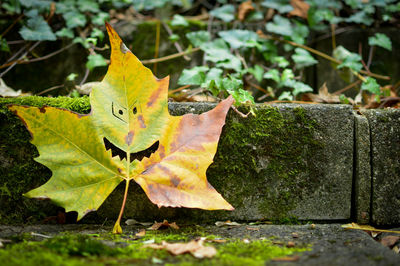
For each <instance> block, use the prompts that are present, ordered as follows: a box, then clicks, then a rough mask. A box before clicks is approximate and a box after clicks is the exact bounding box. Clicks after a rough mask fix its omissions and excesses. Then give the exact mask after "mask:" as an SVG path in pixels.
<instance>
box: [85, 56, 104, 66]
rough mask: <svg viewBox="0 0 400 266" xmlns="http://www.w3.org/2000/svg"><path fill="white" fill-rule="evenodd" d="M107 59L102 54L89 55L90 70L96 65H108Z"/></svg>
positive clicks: (87, 63)
mask: <svg viewBox="0 0 400 266" xmlns="http://www.w3.org/2000/svg"><path fill="white" fill-rule="evenodd" d="M106 65H107V61H106V60H105V59H104V57H103V56H102V55H101V54H90V55H89V56H88V60H87V62H86V67H87V68H88V69H89V70H93V68H95V67H101V66H106Z"/></svg>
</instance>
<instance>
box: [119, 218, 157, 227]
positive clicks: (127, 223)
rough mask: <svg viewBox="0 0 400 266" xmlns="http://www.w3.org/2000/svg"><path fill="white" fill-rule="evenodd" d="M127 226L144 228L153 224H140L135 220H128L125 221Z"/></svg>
mask: <svg viewBox="0 0 400 266" xmlns="http://www.w3.org/2000/svg"><path fill="white" fill-rule="evenodd" d="M125 224H126V225H143V226H149V225H152V223H149V222H139V221H136V220H135V219H127V220H126V221H125Z"/></svg>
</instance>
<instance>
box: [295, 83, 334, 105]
mask: <svg viewBox="0 0 400 266" xmlns="http://www.w3.org/2000/svg"><path fill="white" fill-rule="evenodd" d="M301 99H302V100H303V101H312V102H315V103H340V98H339V95H334V94H331V93H329V91H328V87H327V86H326V83H324V84H322V86H321V88H319V90H318V94H313V93H304V94H303V95H302V97H301Z"/></svg>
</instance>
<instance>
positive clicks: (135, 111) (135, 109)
mask: <svg viewBox="0 0 400 266" xmlns="http://www.w3.org/2000/svg"><path fill="white" fill-rule="evenodd" d="M132 112H133V114H134V115H135V114H136V113H137V108H136V107H133V110H132Z"/></svg>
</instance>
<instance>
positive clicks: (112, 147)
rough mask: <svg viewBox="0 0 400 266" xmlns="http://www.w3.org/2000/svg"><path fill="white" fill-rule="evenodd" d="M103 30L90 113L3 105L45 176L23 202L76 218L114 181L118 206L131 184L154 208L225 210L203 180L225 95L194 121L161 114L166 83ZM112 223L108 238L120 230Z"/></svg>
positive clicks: (215, 141)
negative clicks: (22, 129) (105, 59)
mask: <svg viewBox="0 0 400 266" xmlns="http://www.w3.org/2000/svg"><path fill="white" fill-rule="evenodd" d="M106 25H107V30H108V33H109V37H110V42H111V65H110V66H109V69H108V72H107V74H106V76H105V78H104V79H103V81H102V82H101V83H100V84H98V85H95V86H94V87H93V89H92V91H91V94H90V103H91V110H92V111H91V113H90V114H88V115H81V114H77V113H74V112H70V111H67V110H65V109H58V108H54V107H47V106H45V107H42V108H36V107H26V106H16V105H12V106H9V109H10V110H11V111H13V112H14V113H16V114H17V115H18V116H19V117H20V118H21V119H22V120H23V121H24V123H25V125H26V127H27V128H28V130H29V131H30V132H31V134H32V136H33V138H32V143H33V144H34V145H36V147H37V148H38V151H39V154H40V156H39V157H38V158H36V161H38V162H40V163H42V164H44V165H45V166H47V167H48V168H49V169H50V170H51V171H52V173H53V176H52V177H51V179H50V180H49V181H48V182H47V183H45V184H44V185H42V186H40V187H38V188H36V189H33V190H31V191H29V192H28V193H26V194H25V196H28V197H31V198H40V199H45V198H48V199H51V200H52V201H53V202H54V203H56V204H58V205H60V206H62V207H64V208H65V209H66V211H76V212H78V220H79V219H81V218H82V217H83V216H84V215H86V214H87V213H88V212H91V211H94V210H97V209H98V208H99V206H100V205H101V204H102V203H103V202H104V200H105V199H106V198H107V197H108V195H109V194H110V193H111V192H112V191H113V190H114V189H115V188H116V187H117V185H118V184H119V183H121V182H122V181H125V182H126V192H125V195H124V202H125V200H126V196H127V192H128V191H129V189H128V188H129V182H133V181H134V182H136V183H137V184H139V185H140V186H141V188H142V189H143V190H144V192H145V193H146V195H147V196H148V198H149V199H150V200H151V201H152V202H153V203H154V204H157V205H158V206H159V207H161V206H165V207H188V208H201V209H208V210H215V209H226V210H232V209H233V207H232V206H231V205H230V204H229V203H228V202H226V201H225V200H224V199H223V198H222V196H221V195H220V194H219V193H218V192H217V191H216V190H215V189H214V188H213V187H212V186H211V185H210V184H209V183H208V182H207V178H206V170H207V168H208V166H209V165H210V164H211V163H212V161H213V157H214V155H215V152H216V150H217V144H218V140H219V136H220V134H221V130H222V126H223V125H224V123H225V117H226V113H227V112H228V110H229V108H230V106H231V104H232V103H233V99H232V97H229V98H227V99H226V100H224V101H222V102H221V103H220V104H218V105H217V106H216V107H215V108H214V109H213V110H210V111H208V112H206V113H203V114H201V115H194V114H186V115H184V116H171V115H169V113H168V82H169V78H168V77H167V78H164V79H161V80H158V79H156V78H155V77H154V76H153V73H152V72H151V71H150V70H149V69H148V68H146V67H144V66H143V65H142V63H141V62H140V61H139V60H138V59H137V58H136V57H135V56H134V55H133V54H132V53H131V52H130V51H129V50H128V49H127V48H126V46H125V45H124V44H123V43H122V40H121V39H120V38H119V36H118V35H117V33H116V32H115V31H114V29H112V28H111V26H110V25H109V24H106ZM123 206H124V204H123ZM122 211H123V208H121V215H122ZM120 219H121V216H120V217H119V218H118V220H117V222H116V224H115V226H114V229H113V232H114V233H121V232H122V230H121V226H120Z"/></svg>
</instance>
